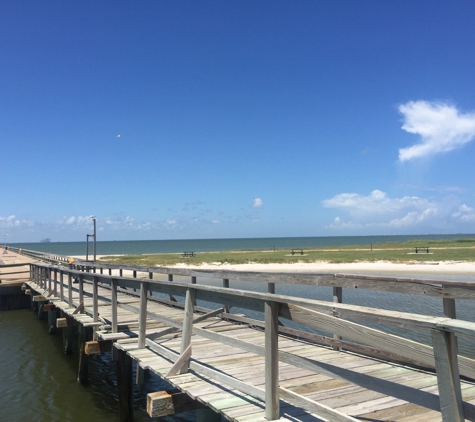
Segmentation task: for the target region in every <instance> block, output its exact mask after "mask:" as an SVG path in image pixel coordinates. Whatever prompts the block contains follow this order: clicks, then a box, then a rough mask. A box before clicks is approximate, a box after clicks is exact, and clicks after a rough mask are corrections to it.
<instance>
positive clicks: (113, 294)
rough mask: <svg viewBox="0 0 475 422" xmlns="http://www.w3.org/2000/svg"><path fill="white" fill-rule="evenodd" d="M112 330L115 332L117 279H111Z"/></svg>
mask: <svg viewBox="0 0 475 422" xmlns="http://www.w3.org/2000/svg"><path fill="white" fill-rule="evenodd" d="M111 310H112V318H111V319H112V332H113V333H117V279H116V278H113V279H112V280H111Z"/></svg>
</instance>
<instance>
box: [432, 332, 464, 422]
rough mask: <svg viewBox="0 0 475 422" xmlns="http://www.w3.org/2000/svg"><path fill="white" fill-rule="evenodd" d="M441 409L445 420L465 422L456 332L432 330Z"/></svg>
mask: <svg viewBox="0 0 475 422" xmlns="http://www.w3.org/2000/svg"><path fill="white" fill-rule="evenodd" d="M432 343H433V345H434V358H435V369H436V372H437V384H438V386H439V400H440V410H441V413H442V420H443V421H444V422H449V421H450V422H463V421H464V420H465V418H464V412H463V402H462V392H461V388H460V374H459V368H458V362H457V346H456V343H455V334H454V333H451V332H448V331H442V330H432Z"/></svg>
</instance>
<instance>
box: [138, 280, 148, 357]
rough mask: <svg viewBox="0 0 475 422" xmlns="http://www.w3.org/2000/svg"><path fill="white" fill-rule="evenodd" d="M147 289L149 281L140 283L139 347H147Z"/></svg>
mask: <svg viewBox="0 0 475 422" xmlns="http://www.w3.org/2000/svg"><path fill="white" fill-rule="evenodd" d="M147 291H148V283H146V282H141V283H140V309H139V342H138V347H139V349H143V348H144V347H145V330H146V329H147Z"/></svg>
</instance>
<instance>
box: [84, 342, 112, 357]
mask: <svg viewBox="0 0 475 422" xmlns="http://www.w3.org/2000/svg"><path fill="white" fill-rule="evenodd" d="M111 347H112V341H110V340H108V341H98V340H94V341H87V342H86V344H85V348H84V350H85V352H86V355H98V354H101V353H106V352H110V351H111Z"/></svg>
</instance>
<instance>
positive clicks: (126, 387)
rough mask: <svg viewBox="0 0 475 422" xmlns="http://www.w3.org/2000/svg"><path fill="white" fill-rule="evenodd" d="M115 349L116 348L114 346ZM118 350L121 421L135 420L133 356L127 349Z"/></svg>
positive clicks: (117, 365)
mask: <svg viewBox="0 0 475 422" xmlns="http://www.w3.org/2000/svg"><path fill="white" fill-rule="evenodd" d="M114 349H116V348H115V347H114ZM116 350H117V362H116V367H117V388H118V398H119V422H132V421H133V420H134V401H133V390H132V378H133V377H132V358H131V357H130V356H129V355H128V354H127V352H126V351H124V350H121V349H116Z"/></svg>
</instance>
